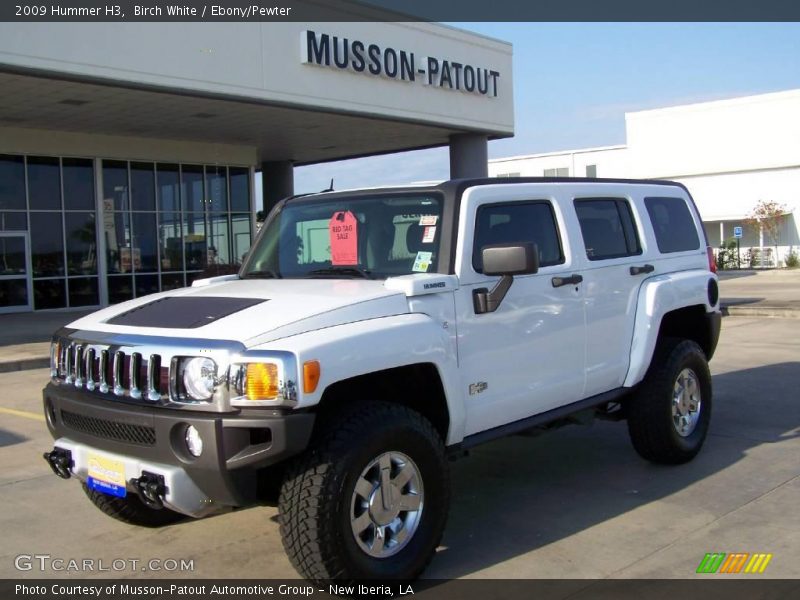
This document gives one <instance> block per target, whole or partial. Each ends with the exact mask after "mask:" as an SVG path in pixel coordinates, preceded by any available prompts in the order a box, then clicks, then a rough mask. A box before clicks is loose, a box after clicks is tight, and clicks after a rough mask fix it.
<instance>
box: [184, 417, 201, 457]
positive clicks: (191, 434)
mask: <svg viewBox="0 0 800 600" xmlns="http://www.w3.org/2000/svg"><path fill="white" fill-rule="evenodd" d="M186 448H187V450H189V454H191V455H192V456H194V457H195V458H197V457H198V456H200V455H201V454H202V453H203V438H201V437H200V432H199V431H197V428H196V427H195V426H194V425H189V426H188V427H187V428H186Z"/></svg>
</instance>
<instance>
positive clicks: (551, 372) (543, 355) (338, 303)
mask: <svg viewBox="0 0 800 600" xmlns="http://www.w3.org/2000/svg"><path fill="white" fill-rule="evenodd" d="M714 270H715V269H714V264H713V260H712V255H711V254H710V249H709V248H708V247H707V244H706V240H705V234H704V230H703V226H702V223H701V220H700V215H699V214H698V211H697V209H696V207H695V205H694V203H693V201H692V199H691V197H690V195H689V193H688V191H687V190H686V189H685V188H684V187H683V186H681V185H679V184H677V183H672V182H666V181H623V180H602V179H527V178H524V179H513V178H512V179H479V180H454V181H449V182H446V183H443V184H440V185H434V186H409V187H402V188H387V189H369V190H360V191H352V192H328V193H320V194H314V195H307V196H303V197H293V198H289V199H286V200H284V201H282V202H280V203H279V204H278V205H277V206H276V207H275V208H274V209H273V210H272V211H271V213H270V215H269V217H268V219H267V221H266V223H265V224H264V226H263V228H262V231H261V232H260V234H259V235H258V237H257V239H256V240H255V242H254V245H253V247H252V249H251V251H250V252H249V254H248V256H247V258H246V260H245V262H244V264H243V265H242V268H241V270H240V271H239V273H238V274H237V275H230V276H222V277H214V278H212V279H205V280H200V281H195V282H194V283H193V285H192V287H190V288H184V289H180V290H173V291H169V292H163V293H160V294H154V295H151V296H145V297H143V298H137V299H135V300H132V301H129V302H125V303H122V304H119V305H116V306H111V307H108V308H106V309H103V310H100V311H98V312H96V313H94V314H91V315H89V316H86V317H83V318H80V319H78V320H77V321H75V322H73V323H72V324H70V325H69V326H68V327H67V328H65V329H62V330H61V331H59V332H58V333H57V334H56V335H55V336H54V339H53V343H52V365H51V376H52V377H51V381H50V383H48V385H47V387H46V388H45V389H44V412H45V415H46V419H47V425H48V427H49V429H50V431H51V433H52V435H53V437H54V438H55V444H54V448H53V449H52V450H51V451H50V452H47V453H46V454H45V458H46V459H47V461H48V463H49V464H50V466H51V467H52V468H53V470H54V471H55V472H56V474H58V475H60V476H61V477H64V478H69V477H70V476H75V477H77V478H78V479H79V480H80V481H81V483H82V486H83V489H84V491H85V492H86V494H87V495H88V497H89V499H90V500H91V501H92V502H93V503H94V504H95V505H96V506H97V507H98V508H100V509H101V510H102V511H103V512H105V513H107V514H108V515H110V516H112V517H115V518H117V519H120V520H123V521H126V522H129V523H134V524H139V525H149V526H154V525H161V524H167V523H170V522H173V521H175V520H176V519H179V518H182V517H183V516H184V515H188V516H191V517H203V516H205V515H209V514H212V513H214V512H217V511H221V510H226V509H230V508H231V507H243V506H247V505H252V504H255V503H257V502H259V501H262V500H263V497H264V495H265V494H267V493H268V492H269V490H270V488H271V487H272V488H273V489H279V498H278V506H279V512H280V530H281V535H282V539H283V544H284V547H285V549H286V552H287V553H288V555H289V558H290V559H291V562H292V564H293V565H294V566H295V567H296V569H297V570H298V571H299V573H300V574H302V575H303V576H305V577H307V578H309V579H311V580H315V581H322V580H359V579H365V578H385V579H405V580H408V579H413V578H415V577H417V576H418V575H419V574H420V573H421V572H422V571H423V569H424V568H425V567H426V565H427V564H428V563H429V561H430V560H431V559H432V557H433V555H434V553H435V550H436V547H437V545H438V544H439V541H440V539H441V537H442V533H443V531H444V527H445V520H446V515H447V512H448V504H449V501H450V494H449V483H448V481H449V479H448V457H449V456H454V455H458V454H464V451H465V450H467V449H469V448H470V447H472V446H475V445H476V444H480V443H482V442H487V441H489V440H492V439H494V438H497V437H499V436H504V435H509V434H515V433H522V432H530V431H531V430H536V429H544V428H552V427H554V426H556V425H560V424H564V423H567V422H570V421H571V420H576V419H575V417H576V415H580V416H582V417H585V416H587V415H590V416H600V417H605V418H610V419H626V420H627V424H628V431H629V433H630V437H631V439H632V441H633V445H634V448H635V449H636V451H637V452H638V453H639V454H640V455H642V456H643V457H644V458H646V459H648V460H651V461H655V462H659V463H682V462H685V461H688V460H690V459H691V458H693V457H694V456H695V454H697V452H698V451H699V450H700V448H701V446H702V444H703V441H704V438H705V436H706V432H707V430H708V426H709V419H710V416H711V401H712V396H711V378H710V375H709V369H708V363H707V361H708V360H709V359H710V358H711V356H712V355H713V353H714V349H715V347H716V344H717V339H718V336H719V330H720V323H721V319H720V317H721V313H720V310H719V304H718V286H717V276H716V274H715V273H714Z"/></svg>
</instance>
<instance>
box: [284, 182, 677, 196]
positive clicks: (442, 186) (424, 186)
mask: <svg viewBox="0 0 800 600" xmlns="http://www.w3.org/2000/svg"><path fill="white" fill-rule="evenodd" d="M514 183H564V184H577V183H599V184H609V185H663V186H672V187H678V188H681V189H683V190H684V191H687V193H688V190H686V186H684V185H683V184H682V183H679V182H677V181H669V180H665V179H616V178H604V177H474V178H464V179H449V180H447V181H442V182H436V183H427V182H424V183H411V184H405V185H391V186H382V187H365V188H354V189H347V190H333V191H324V192H316V193H310V194H299V195H297V196H292V197H291V198H289V199H288V200H289V201H294V200H298V199H308V200H311V199H319V198H320V197H325V198H330V199H332V200H333V199H336V198H339V197H345V196H362V195H369V194H375V193H380V194H401V193H409V192H412V193H413V192H417V193H418V192H446V193H447V192H449V193H452V192H454V191H455V192H456V195H460V192H463V191H464V190H466V189H467V188H471V187H479V186H485V185H509V184H514Z"/></svg>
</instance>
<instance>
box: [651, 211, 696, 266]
mask: <svg viewBox="0 0 800 600" xmlns="http://www.w3.org/2000/svg"><path fill="white" fill-rule="evenodd" d="M644 205H645V206H646V207H647V214H649V215H650V221H651V222H652V223H653V230H654V231H655V234H656V242H657V243H658V250H659V251H660V252H662V253H668V252H683V251H685V250H697V249H698V248H700V238H699V237H698V236H697V228H696V226H695V224H694V219H692V215H691V213H690V212H689V207H688V206H686V201H685V200H684V199H683V198H645V199H644Z"/></svg>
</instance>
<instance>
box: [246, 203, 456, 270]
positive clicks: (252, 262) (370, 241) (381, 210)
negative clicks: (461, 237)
mask: <svg viewBox="0 0 800 600" xmlns="http://www.w3.org/2000/svg"><path fill="white" fill-rule="evenodd" d="M441 216H442V201H441V199H440V197H439V196H438V195H433V194H413V195H412V194H409V195H402V196H397V195H393V196H383V197H380V196H376V197H364V196H360V197H354V198H336V199H325V198H320V199H319V200H311V199H303V200H297V201H290V202H287V203H286V204H285V205H284V207H283V209H282V210H281V211H280V213H279V214H277V215H275V216H273V217H272V218H271V219H269V221H268V222H267V224H266V225H265V227H266V228H267V229H266V231H265V232H264V234H263V235H261V236H260V237H259V239H258V241H257V242H256V245H255V246H254V247H253V248H252V249H251V251H250V254H249V255H248V258H247V261H246V262H245V265H244V268H243V270H242V277H244V278H260V277H266V278H269V277H346V278H366V279H384V278H386V277H392V276H396V275H407V274H409V273H429V272H434V271H435V270H436V260H437V258H438V252H439V240H440V237H441V223H440V221H441Z"/></svg>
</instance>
